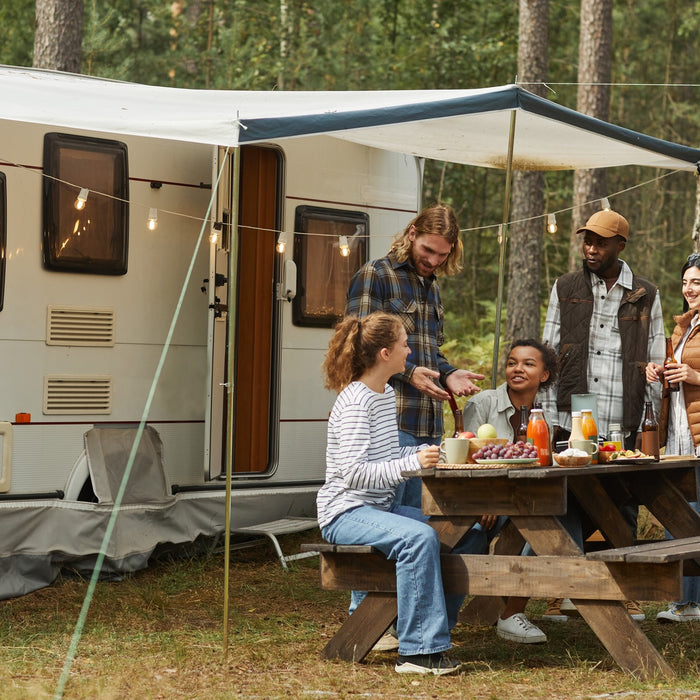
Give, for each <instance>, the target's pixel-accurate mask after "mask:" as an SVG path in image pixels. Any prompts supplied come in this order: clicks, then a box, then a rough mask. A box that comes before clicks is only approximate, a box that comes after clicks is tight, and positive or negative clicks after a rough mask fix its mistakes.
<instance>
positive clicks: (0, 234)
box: [0, 173, 7, 311]
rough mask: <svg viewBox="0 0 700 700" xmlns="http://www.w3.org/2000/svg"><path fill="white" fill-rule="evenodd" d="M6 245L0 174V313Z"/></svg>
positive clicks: (3, 189)
mask: <svg viewBox="0 0 700 700" xmlns="http://www.w3.org/2000/svg"><path fill="white" fill-rule="evenodd" d="M6 244H7V185H6V184H5V173H0V311H2V309H3V306H4V305H5V246H6Z"/></svg>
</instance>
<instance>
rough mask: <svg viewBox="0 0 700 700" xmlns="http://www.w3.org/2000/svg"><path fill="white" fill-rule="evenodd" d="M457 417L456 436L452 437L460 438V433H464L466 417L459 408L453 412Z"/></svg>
mask: <svg viewBox="0 0 700 700" xmlns="http://www.w3.org/2000/svg"><path fill="white" fill-rule="evenodd" d="M453 413H454V417H455V434H454V435H453V436H452V437H459V434H460V433H463V432H464V417H463V416H462V410H461V409H459V408H457V409H455V410H454V411H453Z"/></svg>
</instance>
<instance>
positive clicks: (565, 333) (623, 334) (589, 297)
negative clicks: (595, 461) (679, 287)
mask: <svg viewBox="0 0 700 700" xmlns="http://www.w3.org/2000/svg"><path fill="white" fill-rule="evenodd" d="M557 294H558V296H559V307H560V315H561V321H560V324H561V335H560V342H559V389H558V394H557V405H558V409H559V411H566V412H569V411H571V394H586V393H589V391H590V390H589V388H588V369H587V368H588V334H589V328H590V324H591V316H592V315H593V289H592V287H591V278H590V274H589V273H588V271H587V270H585V269H584V270H579V271H578V272H569V273H567V274H565V275H562V277H560V278H559V279H558V280H557ZM655 298H656V287H655V286H654V285H653V284H651V283H650V282H647V281H646V280H644V279H642V278H641V277H637V276H636V275H633V277H632V289H625V290H624V292H623V295H622V301H621V302H620V308H619V310H618V312H617V319H618V326H619V329H620V341H621V344H622V357H623V365H622V378H621V379H622V386H623V391H622V395H623V419H622V429H623V430H624V431H631V432H632V433H634V432H636V431H637V429H638V428H639V423H640V421H641V418H642V412H643V411H644V389H645V386H646V377H645V369H646V365H647V345H648V341H649V322H650V317H651V307H652V305H653V303H654V299H655Z"/></svg>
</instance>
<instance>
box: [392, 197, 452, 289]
mask: <svg viewBox="0 0 700 700" xmlns="http://www.w3.org/2000/svg"><path fill="white" fill-rule="evenodd" d="M412 226H413V227H414V229H415V232H416V238H418V236H423V235H426V234H433V235H436V236H443V237H444V238H446V239H447V240H448V241H449V242H450V245H451V246H452V250H450V254H449V255H448V256H447V258H446V260H445V262H443V263H442V265H440V267H438V269H437V271H438V273H442V272H444V273H445V274H447V275H454V274H455V273H457V272H459V271H460V270H461V269H462V240H461V239H460V237H459V224H458V223H457V217H456V216H455V213H454V211H453V209H452V207H449V206H447V205H446V204H437V205H436V206H434V207H429V208H428V209H424V210H423V211H422V212H421V213H420V214H418V216H416V218H415V219H413V221H411V222H410V223H409V224H408V226H406V228H405V229H404V230H403V231H402V232H401V233H400V234H398V235H397V236H396V238H394V240H393V242H392V244H391V248H390V249H389V255H391V256H392V257H394V258H395V259H396V260H398V261H399V262H405V261H406V260H408V259H409V257H410V255H411V248H412V246H413V241H411V239H410V238H409V232H410V229H411V227H412Z"/></svg>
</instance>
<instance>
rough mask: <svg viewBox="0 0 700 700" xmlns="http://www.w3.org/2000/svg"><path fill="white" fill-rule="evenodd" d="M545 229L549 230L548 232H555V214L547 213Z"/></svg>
mask: <svg viewBox="0 0 700 700" xmlns="http://www.w3.org/2000/svg"><path fill="white" fill-rule="evenodd" d="M547 231H549V233H556V232H557V217H556V215H555V214H549V215H548V216H547Z"/></svg>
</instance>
